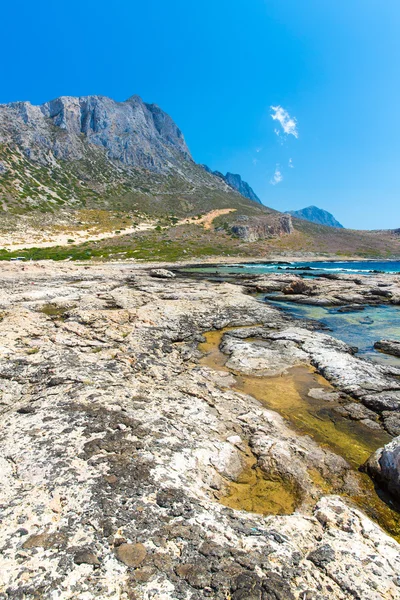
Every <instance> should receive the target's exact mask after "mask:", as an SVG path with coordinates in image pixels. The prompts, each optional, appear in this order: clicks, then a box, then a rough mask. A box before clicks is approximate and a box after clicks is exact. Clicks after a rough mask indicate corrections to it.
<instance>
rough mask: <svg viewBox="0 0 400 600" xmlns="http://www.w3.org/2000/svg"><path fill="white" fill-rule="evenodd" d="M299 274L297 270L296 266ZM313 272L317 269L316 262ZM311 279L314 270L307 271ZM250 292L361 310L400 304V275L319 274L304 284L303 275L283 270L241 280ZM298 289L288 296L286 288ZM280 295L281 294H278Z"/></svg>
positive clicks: (276, 297)
mask: <svg viewBox="0 0 400 600" xmlns="http://www.w3.org/2000/svg"><path fill="white" fill-rule="evenodd" d="M293 268H294V269H295V270H296V271H297V270H299V271H301V269H299V268H298V267H293ZM314 269H318V263H315V267H314ZM303 273H304V274H306V275H307V276H308V277H310V276H312V275H313V273H314V271H313V270H304V271H303ZM241 284H242V285H245V286H246V287H247V288H248V289H249V290H252V289H253V290H255V291H258V292H266V294H267V295H268V294H270V293H272V292H273V293H274V295H273V296H271V299H274V300H284V301H286V302H287V301H290V302H295V303H299V304H310V305H316V306H341V307H343V310H346V311H353V310H355V311H358V310H362V308H363V307H364V306H367V305H371V306H374V305H379V304H394V305H398V304H400V278H399V277H398V275H397V274H396V275H389V274H387V273H386V274H379V273H377V274H371V275H368V276H364V277H361V276H356V277H355V276H354V275H350V274H340V275H335V276H334V278H332V277H325V276H321V275H319V274H318V273H316V275H315V277H313V279H312V282H310V283H309V282H308V281H307V283H306V282H304V280H303V278H302V277H301V276H300V275H297V274H296V275H295V274H294V273H291V268H289V269H288V267H287V266H285V267H282V272H281V273H271V274H270V275H268V276H263V275H260V276H259V277H257V278H252V279H249V280H248V281H246V280H245V279H244V280H243V281H241ZM288 288H291V289H293V290H295V289H296V290H297V293H291V294H286V295H285V293H284V290H285V289H288ZM277 292H278V293H277Z"/></svg>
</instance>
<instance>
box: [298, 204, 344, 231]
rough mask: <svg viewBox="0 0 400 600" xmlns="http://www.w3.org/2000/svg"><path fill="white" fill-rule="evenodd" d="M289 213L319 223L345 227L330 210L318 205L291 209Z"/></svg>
mask: <svg viewBox="0 0 400 600" xmlns="http://www.w3.org/2000/svg"><path fill="white" fill-rule="evenodd" d="M287 214H289V215H292V217H296V218H297V219H303V220H304V221H310V222H311V223H316V224H317V225H326V226H327V227H338V228H340V229H343V225H342V224H341V223H339V221H337V220H336V219H335V217H334V216H333V215H332V214H331V213H330V212H328V211H327V210H323V209H322V208H318V207H317V206H308V207H307V208H302V209H301V210H289V211H287Z"/></svg>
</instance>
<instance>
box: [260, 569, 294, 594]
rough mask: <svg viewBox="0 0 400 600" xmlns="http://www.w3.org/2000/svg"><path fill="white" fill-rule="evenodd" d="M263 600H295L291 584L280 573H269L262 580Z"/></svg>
mask: <svg viewBox="0 0 400 600" xmlns="http://www.w3.org/2000/svg"><path fill="white" fill-rule="evenodd" d="M262 589H263V593H262V600H294V595H293V594H292V592H291V591H290V585H289V583H288V582H287V581H286V580H285V579H284V578H283V577H282V576H281V575H279V574H278V573H275V572H274V571H269V572H268V573H267V574H266V576H265V578H264V579H263V580H262Z"/></svg>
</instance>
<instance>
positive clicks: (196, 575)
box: [175, 562, 211, 589]
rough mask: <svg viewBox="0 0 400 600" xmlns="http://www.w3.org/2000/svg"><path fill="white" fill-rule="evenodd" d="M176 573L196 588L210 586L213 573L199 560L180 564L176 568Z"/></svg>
mask: <svg viewBox="0 0 400 600" xmlns="http://www.w3.org/2000/svg"><path fill="white" fill-rule="evenodd" d="M175 573H176V574H177V575H178V576H179V577H181V578H182V579H185V581H187V582H188V584H189V585H191V586H192V587H194V588H196V589H203V588H205V587H209V585H210V583H211V573H210V572H209V570H208V568H207V565H206V564H201V563H199V562H197V563H185V564H181V565H178V566H177V567H176V568H175Z"/></svg>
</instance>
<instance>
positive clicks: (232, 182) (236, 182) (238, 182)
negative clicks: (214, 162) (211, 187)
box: [202, 165, 262, 204]
mask: <svg viewBox="0 0 400 600" xmlns="http://www.w3.org/2000/svg"><path fill="white" fill-rule="evenodd" d="M202 167H203V169H205V170H206V171H207V173H211V174H212V175H216V176H217V177H220V179H223V180H224V181H225V182H226V183H227V184H228V185H229V186H230V187H231V188H232V189H234V190H236V191H237V192H239V194H241V195H242V196H244V197H245V198H248V199H249V200H253V202H258V203H259V204H262V202H261V200H260V198H259V197H258V196H257V194H256V193H255V192H254V190H253V189H252V188H251V187H250V185H249V184H248V183H247V182H246V181H243V179H242V178H241V176H240V175H235V174H234V173H229V172H228V173H227V174H226V175H223V173H221V172H220V171H212V170H211V169H210V167H208V166H207V165H202Z"/></svg>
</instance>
